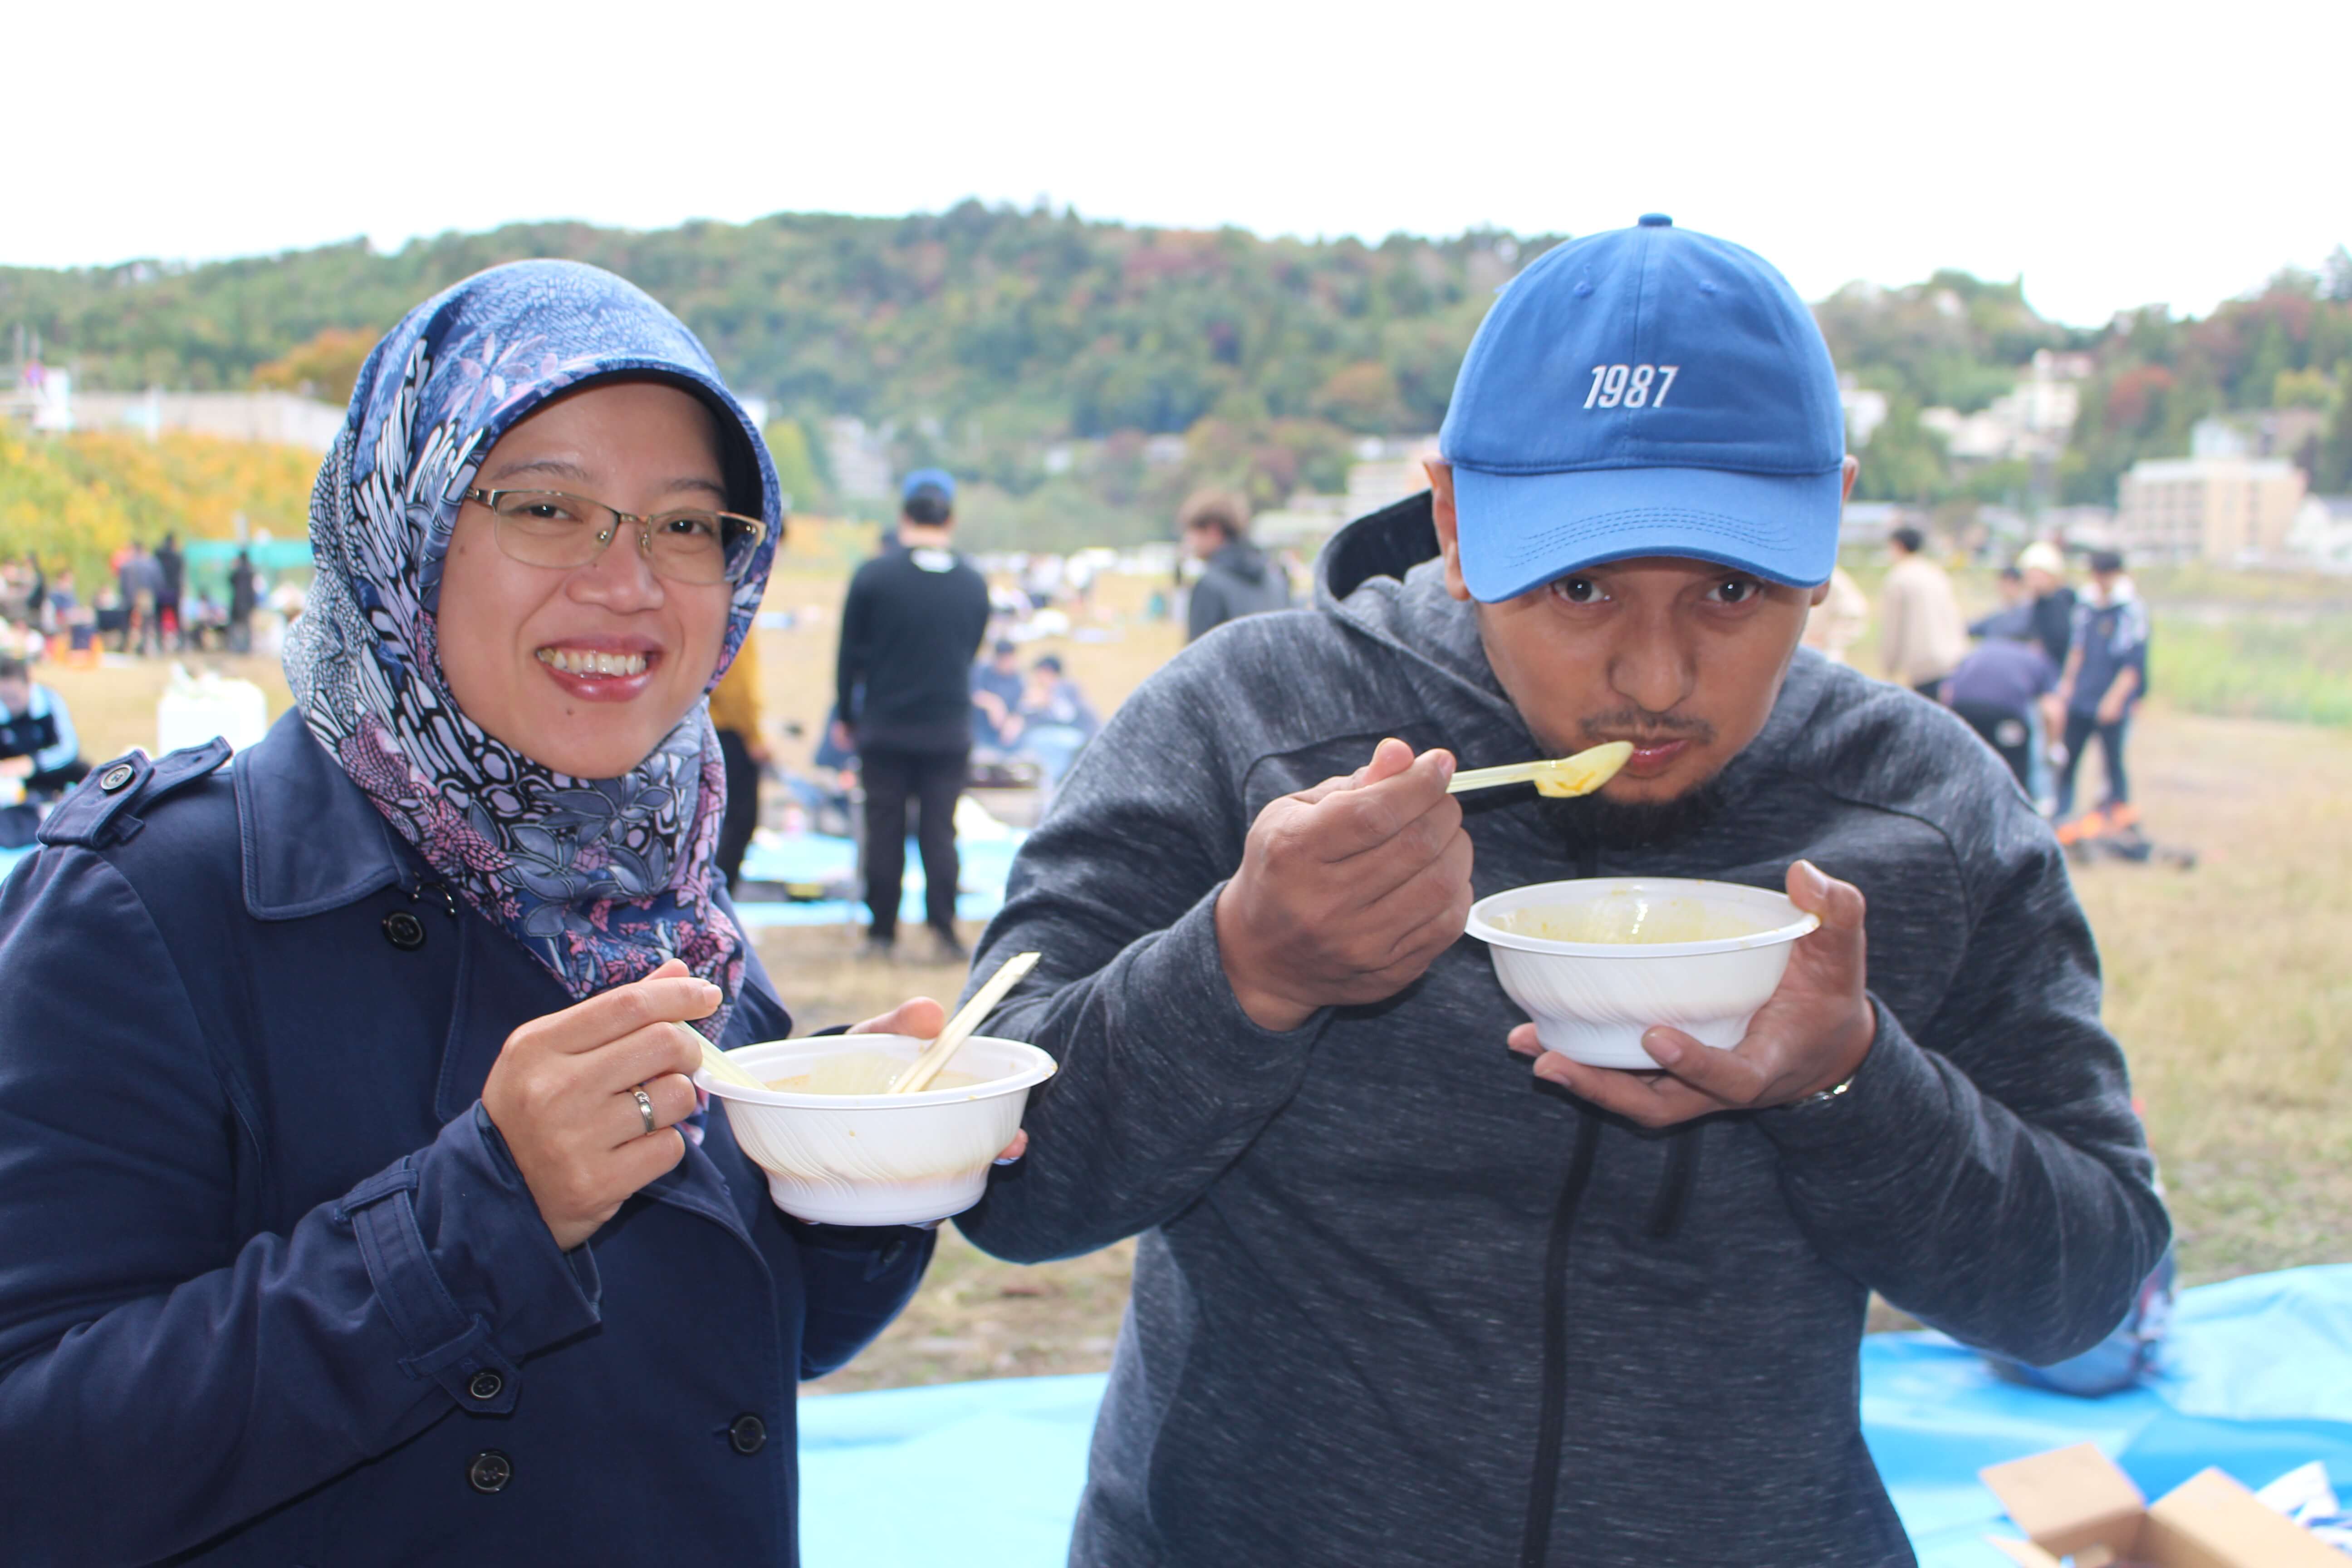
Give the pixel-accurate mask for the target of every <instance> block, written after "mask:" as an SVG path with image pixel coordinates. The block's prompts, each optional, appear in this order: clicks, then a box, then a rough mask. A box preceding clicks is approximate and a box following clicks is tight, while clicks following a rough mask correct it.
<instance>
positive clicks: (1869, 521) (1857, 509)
mask: <svg viewBox="0 0 2352 1568" xmlns="http://www.w3.org/2000/svg"><path fill="white" fill-rule="evenodd" d="M1927 521H1928V519H1927V513H1926V512H1924V511H1922V510H1919V509H1918V508H1917V507H1913V506H1906V505H1904V504H1903V503H1902V502H1900V501H1891V500H1850V501H1848V502H1846V503H1845V510H1844V511H1843V513H1841V514H1840V516H1839V518H1838V542H1839V543H1840V544H1842V545H1843V544H1884V543H1885V542H1886V536H1887V535H1888V534H1890V533H1892V532H1894V531H1895V530H1896V529H1898V528H1901V527H1904V526H1905V525H1906V524H1908V525H1909V526H1911V527H1913V528H1916V529H1920V530H1922V531H1924V530H1925V529H1926V528H1927Z"/></svg>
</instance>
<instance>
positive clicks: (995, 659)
mask: <svg viewBox="0 0 2352 1568" xmlns="http://www.w3.org/2000/svg"><path fill="white" fill-rule="evenodd" d="M1025 689H1026V688H1025V687H1024V683H1023V681H1022V679H1021V650H1020V649H1019V648H1018V647H1015V646H1013V643H1012V642H1011V641H1009V640H1008V639H1006V638H1003V637H999V638H997V640H996V646H995V647H992V648H990V649H989V653H988V662H987V663H986V664H981V665H975V666H973V667H972V672H971V739H972V744H973V745H975V746H977V747H979V748H981V749H982V750H984V751H987V752H991V753H992V754H994V755H996V756H1000V757H1001V756H1010V755H1011V754H1012V752H1013V748H1014V747H1015V746H1017V745H1019V744H1020V742H1021V731H1022V726H1023V725H1024V722H1025V721H1024V719H1023V718H1022V715H1021V700H1022V697H1023V695H1024V691H1025Z"/></svg>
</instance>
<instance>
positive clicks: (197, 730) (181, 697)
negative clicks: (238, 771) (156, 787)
mask: <svg viewBox="0 0 2352 1568" xmlns="http://www.w3.org/2000/svg"><path fill="white" fill-rule="evenodd" d="M268 733H269V700H268V698H267V697H265V696H264V695H263V694H262V690H261V688H259V687H258V686H256V685H255V684H254V683H253V682H251V681H250V680H232V679H225V678H223V677H221V676H219V675H216V674H215V673H214V672H212V671H211V670H206V671H205V672H204V673H203V674H202V675H199V676H196V677H194V679H190V677H189V675H188V672H187V671H186V670H185V669H184V668H180V667H179V666H177V665H174V666H173V668H172V683H171V685H170V686H168V687H166V688H165V689H164V691H163V696H162V697H161V698H159V699H157V700H156V703H155V754H156V755H157V756H159V757H160V756H163V755H164V754H165V753H166V752H176V751H179V750H180V749H181V748H183V747H184V746H201V745H203V744H204V743H205V742H207V741H209V740H211V739H212V738H213V737H214V736H215V735H218V736H220V737H222V738H223V739H225V740H226V741H227V742H228V743H229V745H230V746H231V747H232V748H233V749H235V750H236V751H240V752H241V751H243V750H245V748H246V747H247V746H250V745H253V744H255V743H256V742H258V741H259V740H260V739H261V738H262V737H263V736H264V735H267V734H268Z"/></svg>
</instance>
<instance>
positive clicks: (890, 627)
mask: <svg viewBox="0 0 2352 1568" xmlns="http://www.w3.org/2000/svg"><path fill="white" fill-rule="evenodd" d="M954 525H955V480H954V479H953V478H951V477H950V476H949V475H948V474H946V473H944V472H942V471H941V470H940V469H938V468H918V469H916V470H915V471H914V472H913V473H911V474H908V476H907V481H906V484H905V486H904V488H903V491H902V496H901V500H900V502H899V508H898V537H897V539H896V540H895V541H892V542H890V543H889V544H888V546H887V548H886V549H884V551H883V552H882V553H881V554H879V555H877V556H876V557H875V558H874V559H873V560H871V561H868V562H866V563H865V564H864V565H863V566H860V567H859V568H858V569H857V573H856V575H855V576H853V577H852V578H850V580H849V594H848V596H847V597H846V598H845V600H844V601H843V604H842V607H841V647H840V651H839V655H838V657H837V658H836V660H835V667H834V702H835V707H834V711H835V714H836V715H838V717H837V718H836V719H835V721H834V725H833V736H832V739H833V741H834V742H835V744H836V745H837V746H839V747H840V748H841V749H842V750H843V751H845V752H851V751H854V752H856V753H857V761H858V777H859V780H860V781H861V783H862V784H864V786H865V789H866V910H867V916H868V920H869V922H870V923H869V924H868V925H867V926H866V953H867V955H868V956H870V957H876V958H883V959H887V958H889V957H890V956H892V955H893V954H894V953H895V952H896V951H897V948H898V900H899V898H900V891H901V888H902V886H903V881H904V879H905V876H906V871H907V805H908V802H909V801H912V802H913V803H914V805H915V836H916V844H917V847H919V849H920V851H921V853H922V857H923V883H924V888H923V908H924V919H925V921H927V922H928V923H929V926H930V929H931V940H932V943H933V945H934V947H935V948H936V949H937V956H938V957H939V958H940V959H941V960H942V961H946V962H953V963H962V962H963V961H964V960H965V959H966V958H967V957H969V956H970V955H969V954H968V953H966V952H965V951H964V946H963V942H962V940H961V938H960V937H958V936H957V934H956V929H955V906H956V879H957V878H958V877H959V876H960V875H961V867H960V866H959V865H958V863H957V858H956V842H955V808H956V800H957V798H958V797H959V796H961V795H962V794H963V781H964V771H965V769H966V768H968V767H969V766H970V765H971V691H970V687H969V684H968V680H969V672H970V671H971V661H972V657H973V656H974V655H975V654H977V653H978V652H979V651H980V644H981V639H982V637H986V636H987V635H988V583H987V580H986V579H985V578H983V577H982V576H981V574H979V572H977V571H976V570H974V569H973V567H972V564H971V563H970V562H968V561H966V560H965V559H964V558H963V557H962V556H961V555H958V554H957V553H956V552H955V551H954V549H953V548H952V546H951V542H950V541H951V538H952V532H951V531H952V530H953V528H954Z"/></svg>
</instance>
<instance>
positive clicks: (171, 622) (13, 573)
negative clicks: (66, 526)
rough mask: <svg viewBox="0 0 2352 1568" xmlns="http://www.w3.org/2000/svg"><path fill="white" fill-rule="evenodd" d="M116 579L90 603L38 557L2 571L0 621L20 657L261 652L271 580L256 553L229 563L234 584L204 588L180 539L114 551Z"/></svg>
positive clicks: (66, 569)
mask: <svg viewBox="0 0 2352 1568" xmlns="http://www.w3.org/2000/svg"><path fill="white" fill-rule="evenodd" d="M108 571H109V574H108V576H107V578H106V579H105V580H104V581H103V582H102V583H101V584H100V586H99V587H98V588H97V589H96V591H94V592H92V593H89V594H87V595H85V594H84V592H83V590H82V586H81V584H79V582H78V581H77V580H76V578H75V574H74V570H73V568H72V567H70V566H66V565H59V566H58V567H57V569H56V570H55V571H54V572H52V571H51V570H50V569H49V567H48V566H47V563H44V562H42V561H41V559H40V558H39V557H38V556H37V555H36V554H34V553H33V552H29V551H28V552H26V553H25V554H24V555H23V556H22V557H21V558H18V559H16V560H11V561H5V562H0V619H5V621H6V622H7V623H8V625H9V627H10V640H11V645H12V647H14V648H15V650H16V652H17V653H18V654H19V656H20V657H31V658H40V657H43V656H45V655H46V654H47V653H50V652H52V651H55V652H72V653H83V654H95V653H97V652H99V651H101V650H110V651H112V652H115V653H121V654H130V655H134V656H137V657H142V658H154V657H157V656H163V655H172V654H180V653H195V652H205V651H213V652H222V653H238V654H242V653H250V652H252V651H253V619H254V613H255V612H256V611H257V609H259V608H260V607H261V602H262V600H261V595H262V582H261V574H260V573H259V572H258V570H257V568H256V567H255V565H254V562H253V557H252V555H251V553H250V552H247V551H244V550H239V551H238V552H237V553H236V557H235V558H234V559H233V560H232V561H231V562H230V563H228V568H227V571H226V574H225V575H226V581H215V580H214V579H212V578H205V579H202V580H199V579H198V578H197V577H196V576H195V575H194V574H191V572H190V571H189V568H188V559H187V554H186V552H185V551H184V550H183V549H182V548H181V546H180V542H179V537H178V535H177V534H175V533H166V534H164V535H163V538H162V539H161V540H160V541H158V542H156V543H155V544H154V545H152V547H151V546H150V545H149V544H147V542H144V541H142V540H133V541H131V542H129V543H127V544H124V545H123V546H121V548H120V549H118V550H117V551H115V552H114V553H113V555H112V556H111V557H110V559H109V562H108Z"/></svg>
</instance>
